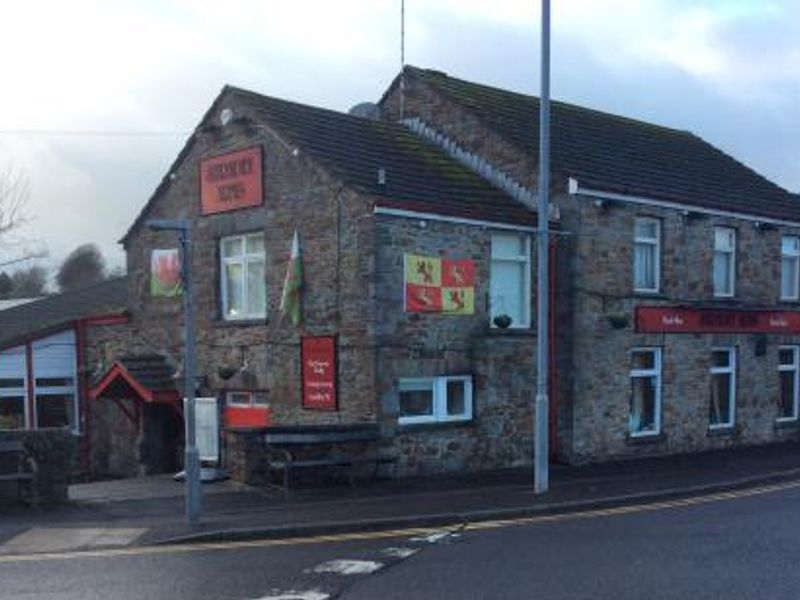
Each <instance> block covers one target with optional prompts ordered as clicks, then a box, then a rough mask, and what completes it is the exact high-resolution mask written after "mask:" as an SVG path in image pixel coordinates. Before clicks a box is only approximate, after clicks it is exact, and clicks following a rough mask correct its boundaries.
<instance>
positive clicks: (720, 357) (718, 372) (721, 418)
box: [708, 348, 736, 429]
mask: <svg viewBox="0 0 800 600" xmlns="http://www.w3.org/2000/svg"><path fill="white" fill-rule="evenodd" d="M710 374H711V393H710V399H709V411H708V427H709V429H721V428H726V427H733V424H734V422H735V419H736V348H713V349H712V351H711V369H710Z"/></svg>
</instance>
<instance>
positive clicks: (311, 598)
mask: <svg viewBox="0 0 800 600" xmlns="http://www.w3.org/2000/svg"><path fill="white" fill-rule="evenodd" d="M330 597H331V595H330V594H326V593H325V592H318V591H317V590H309V591H307V592H296V591H290V592H275V593H274V594H270V595H269V596H262V597H261V598H257V599H256V600H328V598H330Z"/></svg>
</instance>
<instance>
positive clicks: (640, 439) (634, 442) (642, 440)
mask: <svg viewBox="0 0 800 600" xmlns="http://www.w3.org/2000/svg"><path fill="white" fill-rule="evenodd" d="M666 439H667V436H666V434H665V433H664V432H663V431H661V432H659V433H648V434H641V435H633V434H631V433H630V432H628V434H627V435H626V437H625V443H626V444H628V445H629V446H642V445H646V444H658V443H660V442H663V441H664V440H666Z"/></svg>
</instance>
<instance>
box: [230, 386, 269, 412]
mask: <svg viewBox="0 0 800 600" xmlns="http://www.w3.org/2000/svg"><path fill="white" fill-rule="evenodd" d="M237 395H241V396H247V402H237V401H235V400H233V397H234V396H237ZM257 396H261V397H262V398H263V399H264V402H256V397H257ZM225 405H226V406H236V407H239V408H252V407H254V406H263V407H267V406H269V400H268V398H267V393H266V392H264V391H261V390H228V391H227V392H225Z"/></svg>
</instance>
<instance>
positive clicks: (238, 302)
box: [225, 263, 244, 317]
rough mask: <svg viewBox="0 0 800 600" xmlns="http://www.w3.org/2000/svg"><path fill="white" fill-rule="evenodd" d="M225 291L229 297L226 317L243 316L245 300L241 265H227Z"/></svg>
mask: <svg viewBox="0 0 800 600" xmlns="http://www.w3.org/2000/svg"><path fill="white" fill-rule="evenodd" d="M225 290H226V293H227V297H228V306H227V312H226V316H228V317H240V316H242V314H243V310H244V306H243V301H244V298H242V265H241V264H240V263H229V264H227V265H225Z"/></svg>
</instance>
